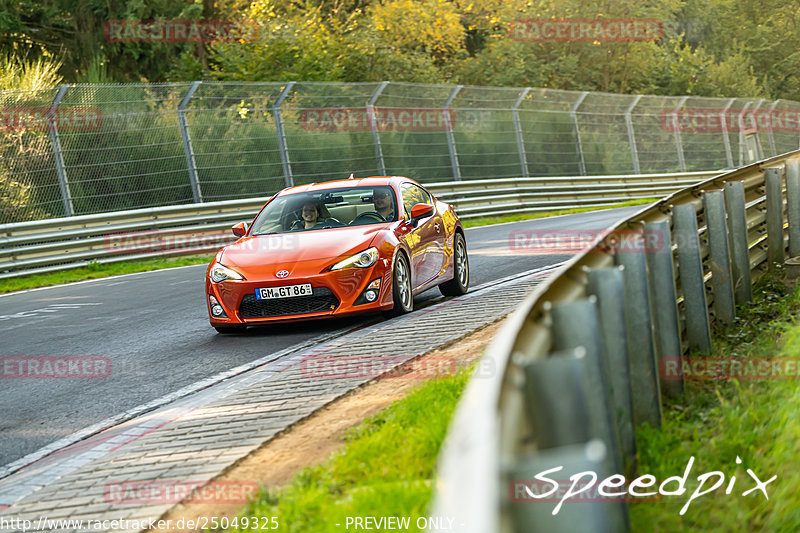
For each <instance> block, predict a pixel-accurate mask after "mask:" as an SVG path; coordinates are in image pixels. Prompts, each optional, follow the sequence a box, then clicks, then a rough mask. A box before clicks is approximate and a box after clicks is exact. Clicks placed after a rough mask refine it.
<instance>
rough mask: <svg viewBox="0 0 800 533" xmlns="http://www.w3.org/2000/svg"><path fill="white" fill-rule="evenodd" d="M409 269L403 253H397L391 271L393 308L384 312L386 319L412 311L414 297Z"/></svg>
mask: <svg viewBox="0 0 800 533" xmlns="http://www.w3.org/2000/svg"><path fill="white" fill-rule="evenodd" d="M411 291H412V287H411V269H410V268H409V266H408V259H406V255H405V254H404V253H403V252H400V251H398V252H397V259H395V261H394V268H393V269H392V300H394V307H393V308H392V309H391V311H386V312H385V313H384V315H386V316H387V317H389V318H391V317H395V316H400V315H403V314H405V313H410V312H411V311H413V310H414V296H413V294H411Z"/></svg>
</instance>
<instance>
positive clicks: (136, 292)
mask: <svg viewBox="0 0 800 533" xmlns="http://www.w3.org/2000/svg"><path fill="white" fill-rule="evenodd" d="M639 209H641V207H632V208H631V207H628V208H620V209H614V210H607V211H598V212H593V213H582V214H577V215H568V216H561V217H555V218H551V219H540V220H532V221H525V222H516V223H512V224H501V225H497V226H487V227H482V228H472V229H469V230H467V245H468V249H469V258H470V270H471V276H472V279H471V285H472V286H473V287H474V286H477V285H480V284H483V283H487V282H490V281H493V280H497V279H501V278H504V277H507V276H511V275H514V274H517V273H520V272H525V271H527V270H531V269H534V268H539V267H545V266H548V265H552V264H554V263H558V262H560V261H563V260H564V259H567V258H568V257H569V256H564V255H534V254H531V253H529V252H528V251H520V250H515V249H511V248H510V247H509V238H510V237H511V238H513V235H514V232H515V231H519V230H529V229H537V230H546V229H559V230H565V229H566V230H570V229H571V230H589V229H603V228H606V227H608V226H609V225H611V224H613V223H614V222H615V221H617V220H619V219H621V218H624V217H625V216H629V215H630V214H632V213H633V212H635V211H637V210H639ZM205 268H206V266H205V265H196V266H191V267H183V268H177V269H170V270H162V271H155V272H146V273H141V274H132V275H127V276H122V277H117V278H109V279H104V280H93V281H90V282H84V283H77V284H70V285H64V286H60V287H53V288H48V289H42V290H32V291H25V292H20V293H13V294H8V295H2V296H0V356H32V355H35V356H102V357H103V359H102V361H107V362H109V363H110V364H111V368H110V372H105V373H104V372H103V371H102V368H100V367H93V368H95V369H96V370H97V378H96V379H13V378H9V377H6V376H5V374H4V375H3V377H2V378H0V466H2V465H5V464H7V463H10V462H12V461H14V460H16V459H19V458H21V457H23V456H25V455H27V454H28V453H31V452H34V451H36V450H37V449H39V448H41V447H42V446H45V445H47V444H50V443H51V442H53V441H55V440H58V439H60V438H62V437H64V436H67V435H70V434H72V433H74V432H76V431H78V430H80V429H83V428H85V427H87V426H90V425H92V424H95V423H98V422H100V421H102V420H105V419H106V418H109V417H111V416H114V415H117V414H119V413H121V412H124V411H126V410H129V409H132V408H134V407H136V406H138V405H141V404H144V403H147V402H149V401H152V400H155V399H157V398H159V397H161V396H164V395H166V394H169V393H172V392H174V391H176V390H178V389H180V388H182V387H184V386H187V385H190V384H192V383H194V382H196V381H199V380H202V379H204V378H207V377H209V376H213V375H215V374H217V373H219V372H222V371H225V370H228V369H231V368H233V367H236V366H238V365H241V364H244V363H248V362H250V361H253V360H256V359H259V358H262V357H264V356H266V355H269V354H270V353H274V352H277V351H280V350H282V349H284V348H288V347H291V346H293V345H295V344H297V343H300V342H303V341H307V340H310V339H313V338H314V337H316V336H318V335H320V334H321V333H334V332H337V331H342V330H345V329H348V328H353V327H357V326H358V325H360V324H365V323H368V322H370V321H374V320H382V318H379V317H374V316H373V317H359V318H352V319H339V320H327V321H317V322H309V323H299V324H293V325H280V326H270V327H264V328H251V329H249V330H248V331H247V333H246V334H244V335H236V336H228V335H217V333H216V331H215V330H214V329H212V328H211V327H210V326H209V324H208V317H207V312H206V305H205V296H204V287H203V276H204V274H205ZM439 296H440V294H439V291H438V290H436V289H433V290H431V291H428V292H427V293H425V294H423V295H420V296H419V297H418V298H417V299H416V300H415V302H416V304H417V305H424V304H425V301H426V300H431V299H434V298H438V297H439Z"/></svg>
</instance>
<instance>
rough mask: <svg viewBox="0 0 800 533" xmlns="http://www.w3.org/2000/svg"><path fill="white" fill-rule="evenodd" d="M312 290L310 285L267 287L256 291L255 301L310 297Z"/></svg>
mask: <svg viewBox="0 0 800 533" xmlns="http://www.w3.org/2000/svg"><path fill="white" fill-rule="evenodd" d="M312 294H313V290H312V289H311V284H310V283H303V284H302V285H286V286H284V287H268V288H266V289H256V300H271V299H273V298H293V297H295V296H311V295H312Z"/></svg>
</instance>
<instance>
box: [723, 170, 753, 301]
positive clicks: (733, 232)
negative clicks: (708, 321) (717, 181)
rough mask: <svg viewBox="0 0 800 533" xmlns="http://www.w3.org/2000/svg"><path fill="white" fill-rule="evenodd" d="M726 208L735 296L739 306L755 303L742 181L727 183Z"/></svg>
mask: <svg viewBox="0 0 800 533" xmlns="http://www.w3.org/2000/svg"><path fill="white" fill-rule="evenodd" d="M725 208H726V210H727V211H728V222H729V223H730V244H731V259H732V261H731V270H732V272H733V294H734V296H735V297H736V303H737V304H739V305H742V304H745V303H748V302H752V301H753V288H752V286H751V283H750V251H749V246H748V243H747V213H745V206H744V184H743V183H742V182H741V181H729V182H727V183H725Z"/></svg>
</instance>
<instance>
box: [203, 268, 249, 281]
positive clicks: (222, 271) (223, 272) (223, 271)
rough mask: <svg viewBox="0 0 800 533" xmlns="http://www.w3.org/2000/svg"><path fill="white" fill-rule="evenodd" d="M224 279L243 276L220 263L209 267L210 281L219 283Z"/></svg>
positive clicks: (241, 277) (242, 277)
mask: <svg viewBox="0 0 800 533" xmlns="http://www.w3.org/2000/svg"><path fill="white" fill-rule="evenodd" d="M226 279H244V276H242V275H241V274H239V273H238V272H236V271H235V270H233V269H230V268H228V267H226V266H225V265H222V264H220V263H217V264H216V265H214V266H213V267H212V268H211V281H213V282H214V283H219V282H220V281H225V280H226Z"/></svg>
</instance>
